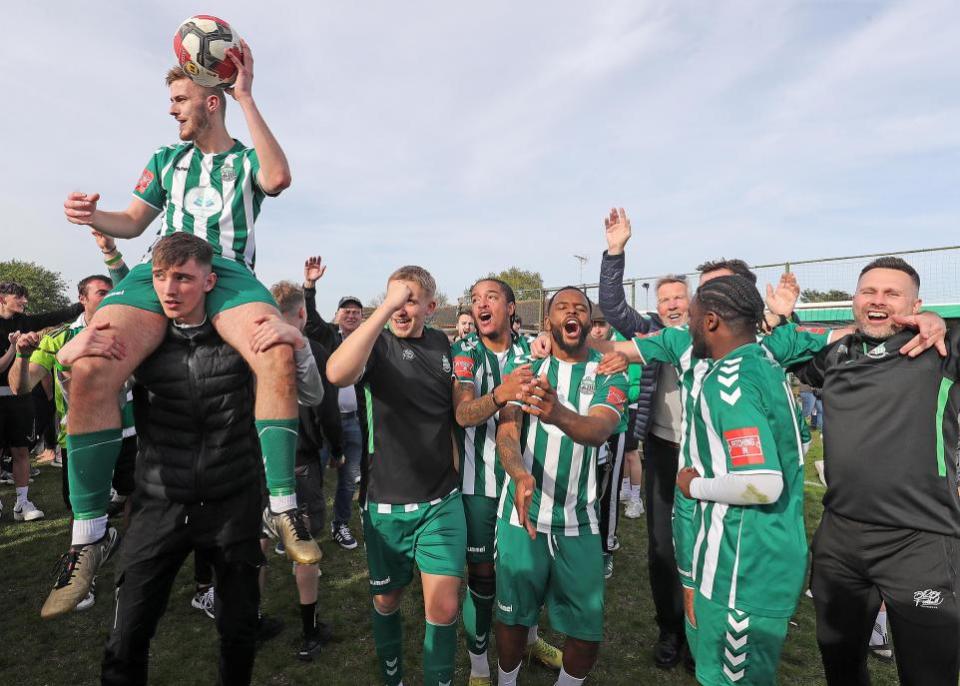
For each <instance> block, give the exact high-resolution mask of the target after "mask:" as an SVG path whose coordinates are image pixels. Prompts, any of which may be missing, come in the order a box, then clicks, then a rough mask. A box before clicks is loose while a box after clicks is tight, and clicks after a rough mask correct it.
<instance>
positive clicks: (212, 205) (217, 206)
mask: <svg viewBox="0 0 960 686" xmlns="http://www.w3.org/2000/svg"><path fill="white" fill-rule="evenodd" d="M183 209H184V211H186V212H189V213H190V214H192V215H193V216H194V217H212V216H213V215H215V214H217V213H218V212H220V210H222V209H223V198H221V197H220V193H218V192H217V190H216V189H215V188H211V187H210V186H194V187H193V188H191V189H190V190H188V191H187V194H186V196H184V198H183Z"/></svg>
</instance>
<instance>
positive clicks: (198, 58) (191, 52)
mask: <svg viewBox="0 0 960 686" xmlns="http://www.w3.org/2000/svg"><path fill="white" fill-rule="evenodd" d="M231 50H232V51H235V52H236V54H237V55H239V54H241V53H242V52H243V48H242V46H241V44H240V36H239V35H237V32H236V31H234V30H233V29H232V28H231V27H230V24H228V23H227V22H225V21H224V20H223V19H218V18H217V17H214V16H211V15H208V14H198V15H197V16H195V17H190V18H189V19H187V20H186V21H184V22H183V23H182V24H180V27H179V28H178V29H177V32H176V33H175V34H174V35H173V51H174V53H175V54H176V56H177V62H179V63H180V66H181V67H182V68H183V71H184V72H185V73H186V74H187V76H189V77H190V78H191V79H193V81H194V82H195V83H197V84H199V85H201V86H206V87H207V88H222V87H225V86H230V85H232V84H233V82H234V80H236V78H237V66H236V64H234V63H233V60H231V59H230V58H229V57H228V53H229V52H230V51H231Z"/></svg>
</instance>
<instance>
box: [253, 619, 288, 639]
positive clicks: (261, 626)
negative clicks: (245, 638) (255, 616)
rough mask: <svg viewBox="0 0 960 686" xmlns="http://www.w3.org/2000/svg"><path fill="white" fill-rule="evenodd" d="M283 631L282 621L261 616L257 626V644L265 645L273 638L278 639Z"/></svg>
mask: <svg viewBox="0 0 960 686" xmlns="http://www.w3.org/2000/svg"><path fill="white" fill-rule="evenodd" d="M281 631H283V620H282V619H277V618H276V617H271V616H270V615H260V621H259V623H258V624H257V643H265V642H266V641H269V640H270V639H271V638H276V636H277V635H278V634H279V633H280V632H281Z"/></svg>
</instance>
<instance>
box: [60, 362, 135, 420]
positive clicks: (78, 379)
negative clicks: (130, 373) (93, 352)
mask: <svg viewBox="0 0 960 686" xmlns="http://www.w3.org/2000/svg"><path fill="white" fill-rule="evenodd" d="M114 366H115V365H114V364H113V363H111V361H110V360H107V359H105V358H102V357H81V358H80V359H79V360H77V361H76V362H74V363H73V366H72V367H71V369H70V393H71V395H72V396H73V400H74V403H73V406H74V407H77V408H79V407H82V406H83V405H82V404H81V403H80V402H78V401H79V400H82V401H83V402H84V403H91V402H92V403H96V402H97V401H104V400H106V399H107V398H116V397H117V394H118V393H120V389H121V387H122V386H123V381H124V379H123V377H122V376H120V375H119V374H116V373H114ZM96 406H97V405H96V404H94V405H93V407H96Z"/></svg>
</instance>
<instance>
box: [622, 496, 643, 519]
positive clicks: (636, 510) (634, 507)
mask: <svg viewBox="0 0 960 686" xmlns="http://www.w3.org/2000/svg"><path fill="white" fill-rule="evenodd" d="M643 512H644V510H643V501H642V500H631V501H630V502H629V503H627V508H626V509H625V510H624V511H623V516H624V517H626V518H627V519H640V517H642V516H643Z"/></svg>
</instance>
